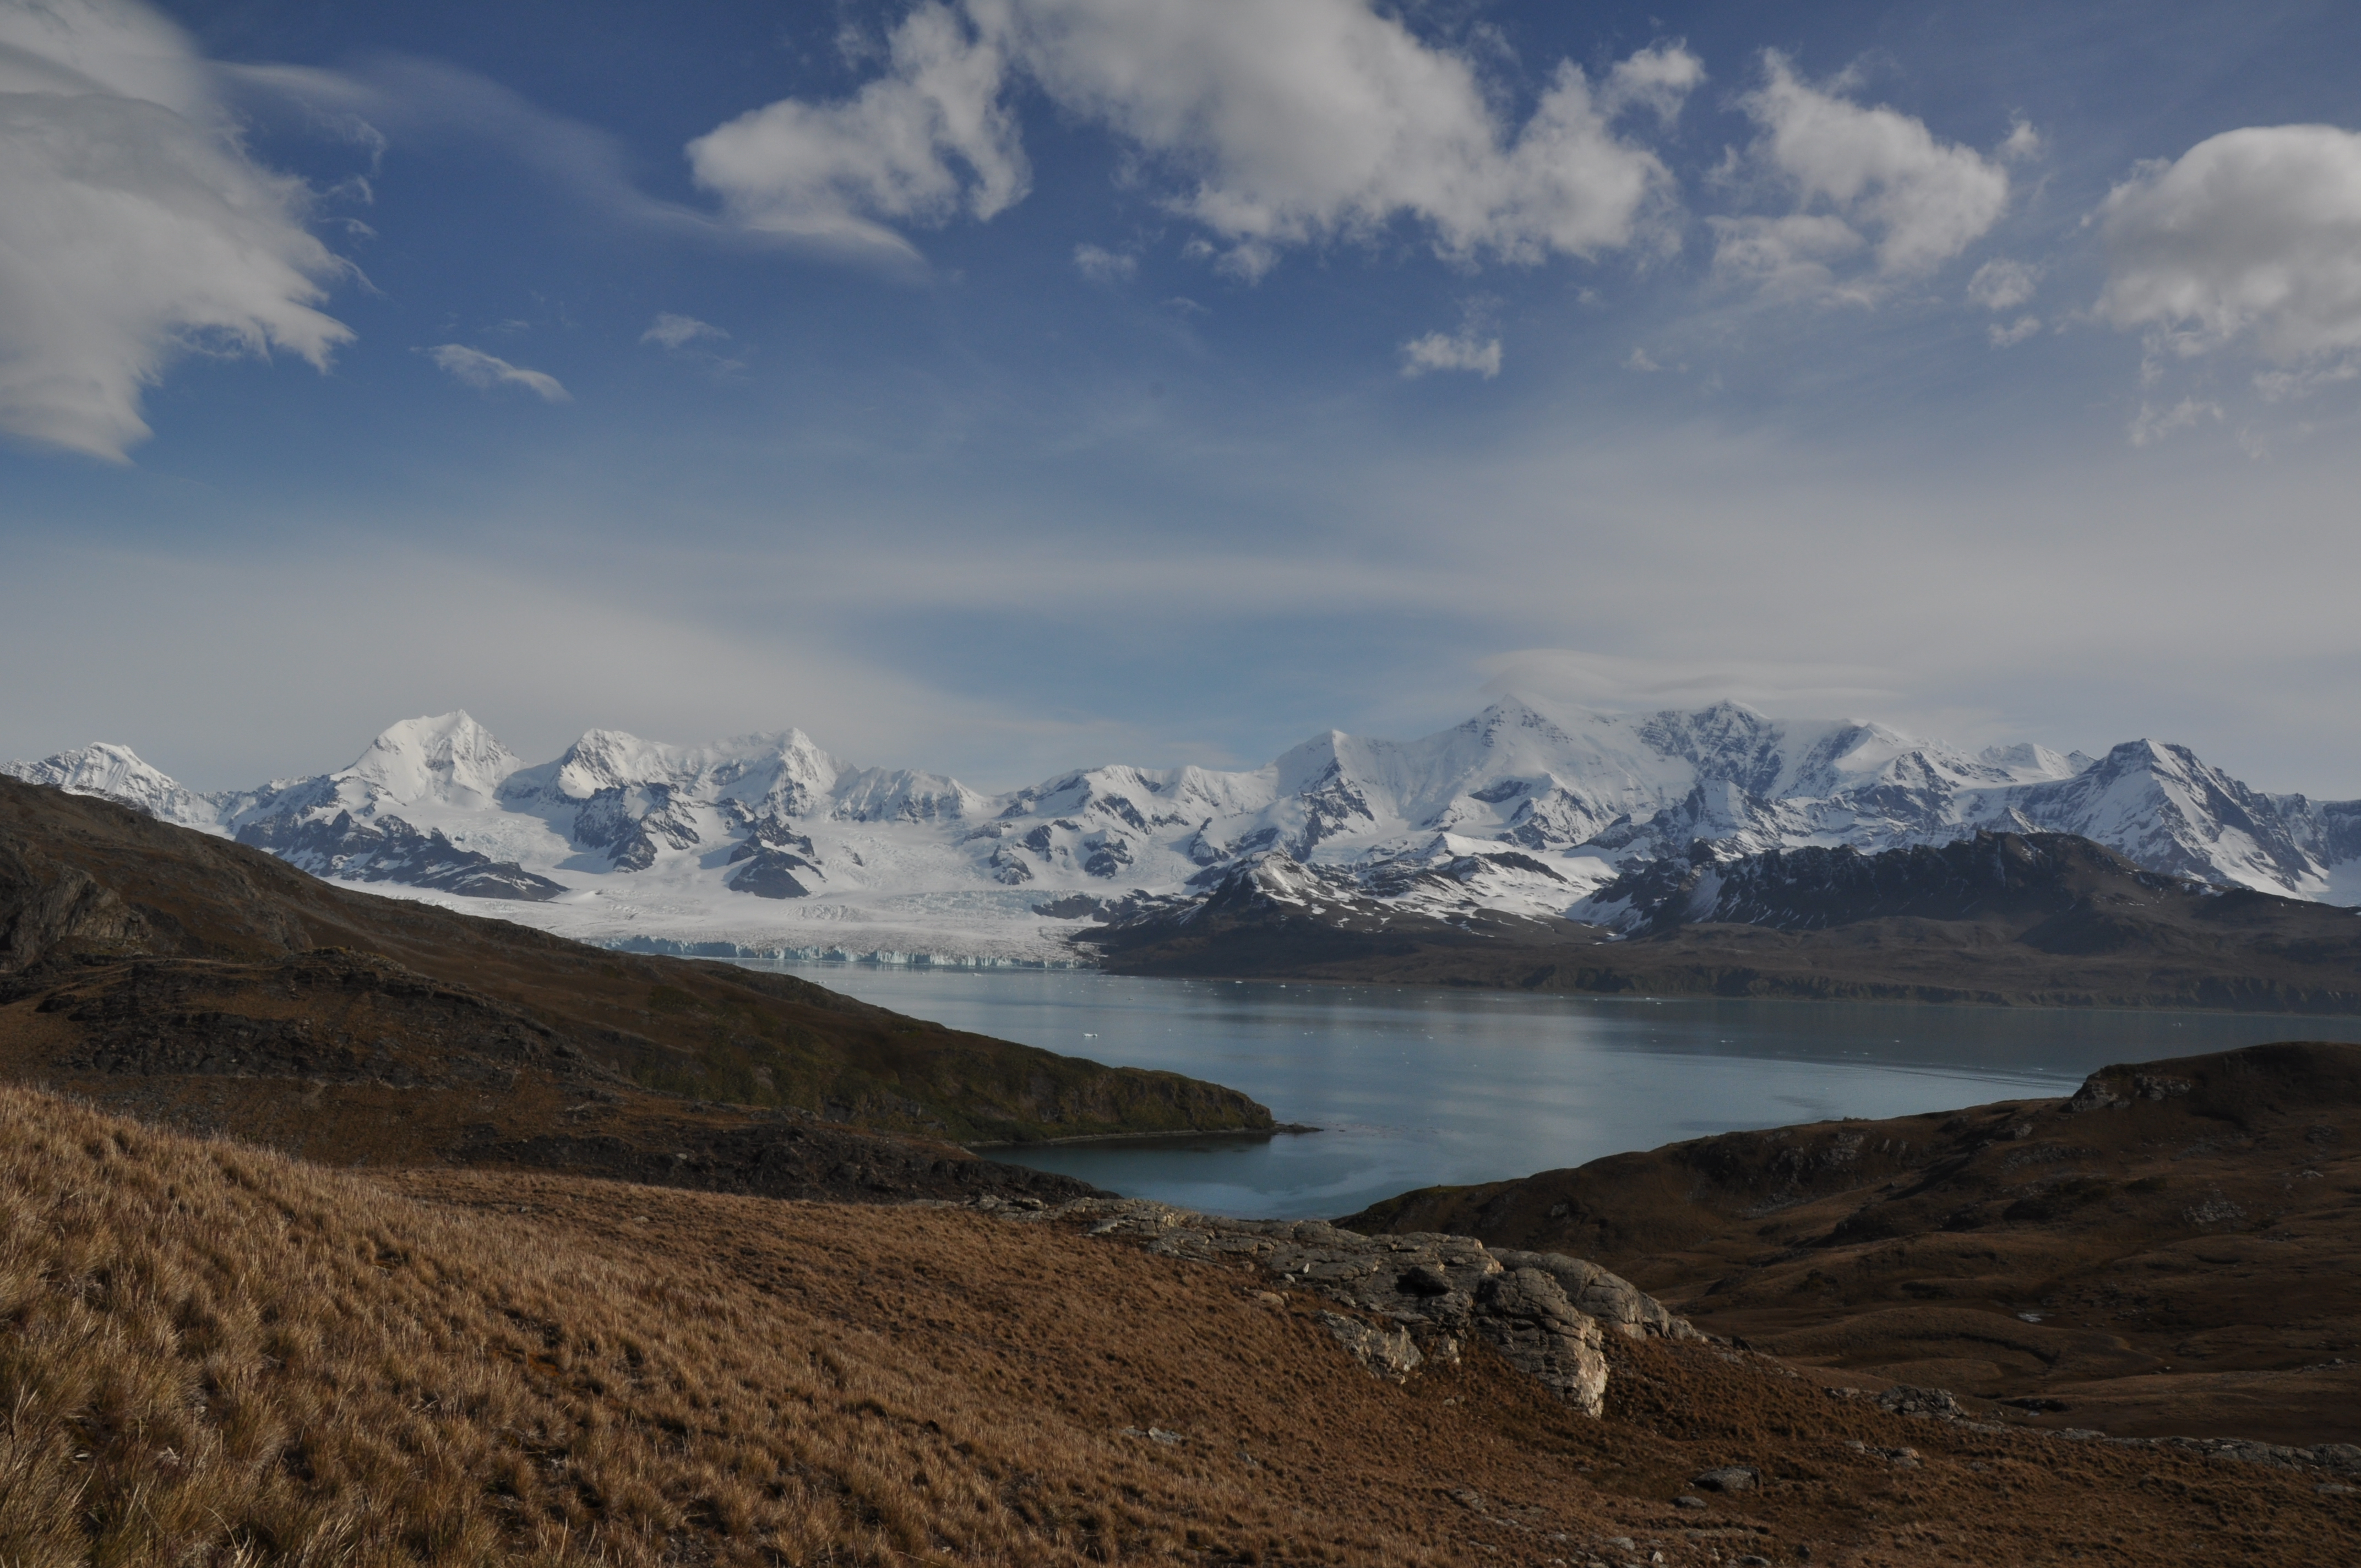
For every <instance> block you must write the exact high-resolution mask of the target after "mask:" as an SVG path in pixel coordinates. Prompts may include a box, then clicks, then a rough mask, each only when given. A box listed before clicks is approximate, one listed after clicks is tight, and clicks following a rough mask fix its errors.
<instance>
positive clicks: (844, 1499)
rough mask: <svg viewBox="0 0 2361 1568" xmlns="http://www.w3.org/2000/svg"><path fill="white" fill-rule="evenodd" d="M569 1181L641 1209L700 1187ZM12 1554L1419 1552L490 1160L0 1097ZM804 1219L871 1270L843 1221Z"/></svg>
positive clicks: (1221, 1555)
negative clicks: (452, 1167)
mask: <svg viewBox="0 0 2361 1568" xmlns="http://www.w3.org/2000/svg"><path fill="white" fill-rule="evenodd" d="M492 1180H493V1182H494V1183H495V1184H497V1182H498V1181H499V1179H492ZM511 1180H516V1179H511ZM462 1185H464V1183H462ZM556 1185H558V1186H560V1187H562V1186H563V1185H564V1184H562V1183H559V1184H556ZM580 1185H581V1186H583V1187H586V1188H588V1189H589V1190H590V1194H591V1199H592V1201H594V1202H595V1201H598V1200H605V1201H608V1202H609V1203H611V1204H614V1205H620V1207H622V1208H625V1209H630V1210H631V1211H632V1212H633V1214H638V1213H645V1212H648V1210H649V1209H650V1207H651V1205H652V1204H653V1205H654V1206H656V1207H659V1208H661V1207H664V1206H665V1205H666V1204H667V1203H671V1204H674V1205H675V1206H676V1204H677V1198H678V1196H679V1195H676V1194H671V1193H658V1192H655V1191H653V1190H643V1189H634V1188H629V1187H620V1186H615V1187H609V1186H605V1185H603V1184H595V1183H585V1184H580ZM0 1190H5V1207H0V1324H5V1332H0V1561H5V1562H7V1563H11V1564H21V1565H22V1568H37V1565H39V1568H46V1565H48V1564H52V1563H57V1564H63V1563H161V1562H173V1563H260V1562H281V1563H332V1562H333V1563H357V1564H359V1563H412V1562H434V1563H463V1562H489V1561H494V1560H500V1561H549V1562H553V1563H555V1562H559V1561H585V1560H596V1561H601V1562H610V1563H655V1562H672V1561H700V1562H717V1563H735V1562H748V1563H778V1562H787V1563H853V1562H859V1563H887V1562H906V1561H921V1562H947V1563H948V1562H956V1563H1093V1562H1104V1561H1109V1560H1114V1559H1117V1558H1123V1559H1131V1558H1139V1557H1148V1558H1157V1557H1170V1556H1180V1557H1184V1558H1204V1559H1213V1560H1224V1559H1229V1558H1238V1559H1246V1560H1251V1559H1253V1558H1255V1557H1257V1556H1258V1555H1262V1554H1263V1553H1265V1552H1268V1550H1269V1548H1270V1547H1271V1546H1272V1545H1274V1544H1277V1543H1278V1542H1279V1540H1280V1539H1281V1538H1287V1539H1289V1540H1291V1541H1292V1542H1293V1545H1292V1548H1291V1550H1290V1551H1289V1552H1288V1554H1289V1555H1302V1554H1306V1553H1307V1552H1309V1553H1310V1554H1312V1555H1315V1556H1326V1557H1328V1558H1329V1559H1330V1560H1332V1561H1353V1562H1370V1563H1390V1562H1411V1561H1417V1560H1419V1559H1420V1558H1421V1557H1422V1552H1419V1551H1418V1550H1417V1542H1416V1541H1413V1540H1411V1539H1409V1538H1408V1537H1406V1536H1402V1535H1400V1534H1398V1533H1397V1532H1394V1531H1389V1530H1386V1529H1384V1528H1382V1527H1375V1528H1347V1529H1345V1530H1343V1531H1342V1533H1341V1534H1340V1535H1339V1536H1338V1538H1337V1539H1336V1540H1334V1541H1333V1542H1327V1543H1322V1542H1317V1541H1311V1540H1308V1539H1306V1537H1305V1532H1304V1531H1303V1530H1302V1527H1301V1521H1300V1520H1299V1519H1294V1518H1291V1517H1282V1516H1283V1515H1286V1514H1287V1513H1288V1510H1286V1509H1281V1508H1274V1507H1273V1506H1272V1504H1271V1502H1270V1501H1269V1499H1268V1497H1263V1496H1259V1495H1257V1490H1256V1489H1255V1488H1252V1487H1250V1486H1247V1485H1246V1484H1245V1481H1246V1477H1248V1476H1250V1475H1252V1474H1253V1473H1252V1472H1251V1471H1249V1470H1247V1469H1246V1467H1245V1466H1243V1465H1242V1464H1240V1463H1238V1462H1237V1461H1236V1460H1235V1457H1234V1456H1232V1455H1222V1456H1220V1457H1219V1458H1218V1459H1217V1458H1216V1457H1215V1456H1213V1455H1212V1454H1211V1453H1204V1452H1202V1450H1204V1449H1205V1447H1206V1445H1205V1444H1204V1442H1202V1439H1200V1440H1198V1441H1195V1442H1192V1443H1191V1444H1190V1445H1188V1449H1195V1450H1198V1451H1201V1452H1196V1453H1190V1452H1188V1450H1187V1449H1184V1450H1182V1451H1181V1452H1180V1453H1171V1454H1168V1453H1167V1452H1166V1451H1165V1450H1164V1449H1163V1448H1162V1446H1161V1445H1155V1444H1147V1445H1143V1444H1142V1443H1141V1442H1139V1441H1138V1440H1136V1439H1129V1438H1124V1437H1122V1436H1120V1435H1118V1434H1117V1432H1116V1431H1114V1430H1113V1429H1112V1427H1111V1426H1103V1425H1101V1424H1100V1422H1101V1421H1103V1420H1105V1412H1104V1411H1103V1410H1092V1411H1088V1412H1085V1413H1084V1415H1085V1420H1082V1421H1066V1422H1057V1421H1051V1422H1049V1423H1046V1424H1045V1422H1044V1421H1043V1420H1042V1417H1043V1414H1044V1412H1043V1411H1042V1410H1041V1409H1038V1407H1036V1406H1033V1405H1032V1404H1031V1403H1030V1402H1028V1401H1027V1399H1025V1398H1023V1397H1022V1396H1023V1393H1024V1390H1025V1386H1026V1385H1027V1383H1028V1381H1031V1380H1030V1379H1028V1378H1027V1377H1026V1376H1023V1375H1021V1374H1012V1375H1011V1376H1009V1377H1007V1378H1005V1379H1001V1380H998V1385H997V1386H995V1384H994V1382H992V1381H987V1383H986V1385H985V1386H983V1387H976V1386H972V1385H967V1384H964V1383H962V1381H961V1378H960V1377H959V1376H957V1374H956V1372H951V1371H946V1370H945V1369H944V1368H943V1367H942V1366H940V1365H937V1364H936V1357H935V1356H934V1355H932V1354H929V1352H928V1348H927V1347H925V1346H913V1345H911V1344H910V1343H907V1341H906V1337H904V1336H900V1335H893V1334H885V1333H880V1332H876V1331H875V1330H873V1329H866V1328H863V1327H861V1326H859V1325H858V1324H856V1323H853V1322H849V1321H841V1318H842V1316H843V1315H840V1316H839V1317H837V1318H831V1317H829V1316H825V1315H815V1314H814V1313H812V1312H810V1311H807V1310H795V1308H794V1306H793V1305H791V1304H790V1302H788V1301H785V1300H782V1299H781V1297H780V1295H779V1293H778V1292H779V1288H780V1286H779V1282H778V1281H776V1280H772V1281H770V1282H769V1284H768V1288H763V1286H761V1285H750V1284H749V1283H748V1281H747V1280H746V1279H745V1278H744V1277H743V1276H742V1273H741V1275H740V1277H737V1278H735V1279H733V1278H731V1277H730V1274H731V1270H730V1269H729V1268H727V1267H719V1268H717V1267H715V1266H710V1264H709V1263H708V1264H703V1265H701V1264H700V1263H699V1262H698V1261H696V1260H693V1259H691V1260H684V1259H683V1258H681V1257H679V1256H677V1255H675V1254H674V1253H673V1252H671V1251H668V1250H667V1249H665V1248H664V1247H662V1246H655V1247H650V1248H647V1249H645V1250H644V1251H643V1252H642V1255H639V1256H636V1257H635V1256H633V1255H631V1254H632V1252H634V1251H637V1250H640V1249H635V1248H631V1247H624V1248H620V1249H614V1250H612V1251H602V1250H600V1249H595V1248H590V1247H584V1246H580V1245H572V1244H573V1243H574V1242H575V1241H576V1236H575V1234H574V1233H573V1232H572V1231H571V1230H570V1229H568V1228H566V1227H553V1228H537V1227H536V1226H534V1225H533V1223H532V1222H531V1221H530V1220H529V1219H526V1218H524V1217H522V1216H518V1215H517V1214H515V1212H514V1208H515V1206H514V1205H513V1204H511V1203H508V1202H506V1201H499V1202H493V1201H490V1200H489V1199H487V1197H486V1196H485V1191H484V1189H483V1187H482V1186H481V1185H478V1188H477V1189H476V1190H474V1191H472V1192H471V1193H469V1194H468V1195H467V1196H468V1197H469V1198H470V1199H471V1200H472V1201H475V1202H477V1203H478V1204H482V1205H487V1207H481V1208H476V1209H470V1208H466V1207H459V1206H455V1205H453V1204H450V1203H448V1202H445V1203H441V1204H436V1203H432V1202H428V1201H421V1200H419V1199H415V1198H411V1197H406V1196H402V1195H400V1194H398V1193H395V1192H393V1191H390V1190H387V1189H386V1188H385V1187H383V1186H380V1185H371V1184H369V1183H368V1182H366V1181H364V1180H362V1179H357V1178H355V1177H352V1176H350V1175H347V1174H346V1173H342V1172H335V1171H330V1170H326V1169H323V1168H316V1167H310V1166H305V1165H302V1164H299V1163H296V1162H293V1161H291V1160H287V1159H284V1158H281V1157H276V1156H273V1155H269V1154H267V1153H263V1152H259V1151H256V1150H253V1149H249V1148H246V1147H241V1146H236V1145H233V1144H229V1143H224V1142H213V1143H201V1142H198V1141H195V1140H191V1139H186V1138H181V1137H178V1136H175V1135H170V1134H164V1133H159V1132H156V1131H153V1130H149V1129H145V1128H141V1127H138V1126H137V1125H135V1124H127V1123H124V1122H120V1121H117V1120H115V1119H112V1118H107V1117H104V1116H101V1115H99V1114H96V1113H92V1112H90V1111H87V1110H84V1109H82V1108H79V1107H75V1106H71V1105H69V1104H66V1103H64V1102H59V1101H56V1100H54V1099H50V1098H49V1097H46V1096H41V1095H38V1094H34V1093H31V1092H28V1091H17V1090H0ZM528 1190H531V1188H530V1187H529V1188H528ZM503 1196H505V1195H503ZM724 1203H725V1207H730V1205H729V1202H728V1201H724ZM688 1207H690V1208H691V1209H693V1208H694V1207H695V1205H694V1203H692V1204H691V1205H689V1206H688ZM738 1207H739V1209H740V1211H741V1212H740V1214H738V1215H736V1216H731V1217H742V1218H749V1219H757V1220H759V1218H760V1217H761V1216H762V1213H763V1211H764V1210H765V1209H781V1210H784V1209H785V1208H786V1207H787V1206H785V1205H775V1204H766V1203H764V1202H763V1201H760V1200H743V1201H739V1204H738ZM797 1207H802V1206H797ZM806 1212H819V1213H823V1214H825V1213H829V1212H831V1211H827V1210H818V1211H813V1210H808V1209H807V1210H806ZM671 1217H672V1216H668V1218H671ZM914 1217H916V1216H914ZM926 1217H927V1218H928V1219H931V1220H933V1221H934V1223H935V1224H936V1225H939V1226H942V1227H944V1228H945V1231H946V1233H963V1234H965V1236H966V1237H967V1239H968V1240H969V1241H970V1242H971V1243H972V1241H973V1240H974V1239H975V1238H976V1237H977V1236H978V1235H982V1236H984V1237H986V1238H988V1239H989V1240H991V1241H993V1242H995V1243H996V1242H998V1241H1000V1240H1001V1239H1003V1234H1002V1233H1008V1234H1007V1235H1006V1238H1005V1239H1008V1240H1011V1241H1014V1242H1016V1243H1019V1244H1020V1250H1022V1248H1021V1244H1022V1243H1023V1242H1025V1241H1027V1240H1032V1239H1036V1238H1027V1237H1025V1236H1023V1235H1022V1234H1020V1233H1015V1232H1013V1229H1012V1228H1011V1227H1006V1226H1002V1225H998V1224H996V1223H994V1222H991V1221H988V1220H984V1219H983V1218H982V1217H980V1216H972V1215H964V1214H957V1215H954V1214H934V1215H928V1216H926ZM615 1218H617V1219H620V1220H623V1221H625V1222H626V1223H628V1222H629V1220H630V1218H631V1216H625V1215H617V1216H615ZM638 1228H641V1229H648V1228H652V1227H638ZM697 1233H698V1234H699V1237H700V1240H701V1242H702V1243H703V1244H704V1245H710V1244H711V1243H712V1241H713V1240H714V1239H715V1227H714V1226H713V1225H712V1224H711V1223H710V1220H709V1217H708V1223H703V1224H700V1225H698V1226H697ZM674 1234H675V1239H677V1236H678V1234H679V1233H678V1232H677V1231H675V1233H674ZM909 1239H910V1240H912V1241H915V1242H916V1243H917V1244H918V1245H920V1246H922V1247H923V1246H925V1245H928V1243H929V1242H930V1240H932V1239H935V1238H931V1237H929V1236H928V1235H927V1234H925V1229H924V1227H922V1229H921V1233H920V1234H918V1235H917V1236H914V1237H911V1238H909ZM861 1240H862V1239H856V1240H855V1245H860V1242H861ZM811 1242H818V1244H819V1245H818V1247H816V1248H814V1247H812V1246H811V1245H809V1244H810V1243H811ZM800 1250H803V1251H804V1252H806V1253H807V1255H806V1256H804V1257H803V1258H802V1259H800V1260H799V1261H800V1263H801V1266H803V1267H805V1268H807V1270H809V1271H810V1272H812V1273H813V1274H815V1275H830V1276H833V1277H836V1278H839V1279H841V1280H845V1281H847V1282H851V1280H853V1279H854V1278H856V1277H857V1274H858V1265H857V1260H856V1259H855V1258H854V1257H853V1256H851V1255H848V1254H846V1253H844V1252H841V1251H840V1250H838V1249H837V1248H835V1247H832V1246H829V1245H828V1238H827V1236H826V1235H825V1234H823V1235H821V1236H819V1237H814V1238H807V1246H806V1248H804V1249H800ZM956 1250H957V1249H956V1248H954V1249H953V1251H954V1252H956ZM1092 1250H1093V1251H1095V1252H1098V1253H1103V1254H1107V1255H1108V1257H1107V1261H1109V1262H1115V1261H1116V1257H1115V1255H1114V1254H1113V1253H1112V1251H1111V1249H1108V1248H1105V1247H1104V1245H1101V1246H1098V1247H1095V1248H1093V1249H1092ZM812 1254H816V1255H812ZM955 1263H956V1259H955V1258H947V1259H946V1261H945V1262H944V1263H943V1264H941V1265H939V1266H936V1269H935V1271H936V1272H938V1273H939V1274H940V1275H942V1276H943V1277H945V1280H946V1284H947V1285H950V1286H951V1287H952V1288H951V1294H952V1295H953V1296H954V1297H957V1296H958V1295H959V1294H960V1292H959V1290H958V1288H956V1286H955V1284H953V1282H951V1281H950V1279H949V1278H948V1271H949V1270H950V1268H951V1267H953V1266H955ZM1216 1299H1217V1300H1219V1301H1220V1302H1221V1304H1222V1305H1224V1306H1225V1307H1226V1306H1230V1305H1231V1303H1230V1301H1229V1300H1228V1299H1227V1297H1226V1296H1225V1295H1217V1297H1216ZM988 1310H989V1309H988V1308H987V1311H988ZM1235 1310H1236V1312H1237V1315H1239V1316H1240V1317H1242V1318H1244V1317H1245V1316H1246V1309H1244V1308H1243V1307H1239V1308H1236V1309H1235ZM962 1315H963V1310H962V1307H961V1303H960V1302H958V1301H957V1300H953V1301H951V1302H949V1303H947V1304H946V1305H945V1306H944V1307H943V1308H942V1309H940V1310H939V1311H938V1313H937V1316H938V1319H939V1321H940V1323H941V1327H942V1328H943V1330H944V1331H945V1332H946V1333H947V1334H950V1333H956V1332H960V1331H961V1324H960V1323H959V1322H958V1321H955V1320H958V1319H960V1318H961V1316H962ZM1247 1321H1249V1322H1251V1321H1252V1320H1251V1319H1248V1320H1247ZM1118 1326H1119V1325H1114V1324H1089V1323H1077V1324H1075V1328H1076V1330H1077V1332H1079V1333H1081V1334H1082V1335H1083V1336H1085V1337H1095V1331H1099V1330H1103V1329H1109V1328H1115V1327H1118ZM1204 1337H1205V1340H1206V1342H1207V1343H1205V1344H1204V1345H1203V1346H1202V1347H1201V1348H1202V1350H1203V1351H1204V1352H1205V1353H1207V1354H1214V1353H1216V1352H1217V1351H1218V1350H1219V1348H1220V1347H1219V1346H1218V1345H1217V1344H1216V1343H1213V1342H1215V1341H1217V1340H1218V1339H1219V1338H1220V1337H1221V1336H1220V1334H1219V1332H1218V1331H1216V1330H1213V1329H1208V1331H1207V1332H1206V1334H1205V1336H1204ZM1231 1348H1233V1349H1234V1348H1235V1347H1231ZM1313 1348H1316V1346H1315V1347H1313ZM914 1350H915V1351H916V1353H917V1354H913V1352H914ZM987 1357H988V1351H987ZM950 1359H952V1360H954V1361H956V1360H958V1359H959V1357H958V1356H957V1355H956V1354H954V1355H953V1356H952V1357H951V1358H950ZM1322 1370H1323V1371H1324V1370H1325V1369H1322ZM1354 1376H1358V1374H1357V1373H1356V1374H1355V1375H1354ZM1004 1397H1005V1398H1004ZM1137 1420H1138V1422H1139V1424H1141V1425H1143V1426H1145V1425H1148V1424H1155V1423H1156V1422H1158V1421H1166V1422H1170V1421H1173V1420H1176V1418H1174V1417H1172V1416H1171V1415H1170V1413H1169V1412H1166V1411H1164V1410H1161V1409H1158V1410H1154V1411H1148V1410H1146V1409H1142V1410H1141V1411H1140V1412H1139V1414H1138V1416H1137ZM1143 1447H1145V1448H1146V1450H1147V1452H1144V1453H1143V1452H1141V1450H1142V1449H1143ZM1322 1545H1325V1546H1326V1547H1327V1550H1326V1551H1324V1552H1319V1551H1314V1550H1312V1549H1314V1548H1317V1547H1319V1546H1322Z"/></svg>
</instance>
